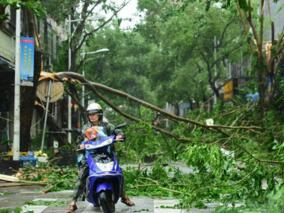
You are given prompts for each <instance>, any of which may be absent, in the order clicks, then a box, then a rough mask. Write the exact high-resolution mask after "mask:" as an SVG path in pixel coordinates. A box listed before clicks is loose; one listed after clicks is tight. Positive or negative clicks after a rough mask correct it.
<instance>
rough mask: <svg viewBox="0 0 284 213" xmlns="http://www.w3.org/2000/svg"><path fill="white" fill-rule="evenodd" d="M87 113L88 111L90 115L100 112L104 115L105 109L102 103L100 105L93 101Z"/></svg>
mask: <svg viewBox="0 0 284 213" xmlns="http://www.w3.org/2000/svg"><path fill="white" fill-rule="evenodd" d="M87 113H88V115H89V114H94V113H99V114H100V115H101V116H102V114H103V109H102V107H101V105H99V104H98V103H91V104H89V106H88V107H87Z"/></svg>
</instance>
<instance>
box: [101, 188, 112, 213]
mask: <svg viewBox="0 0 284 213" xmlns="http://www.w3.org/2000/svg"><path fill="white" fill-rule="evenodd" d="M99 201H100V205H101V207H102V210H103V212H104V213H114V212H115V206H114V202H113V201H112V194H111V192H110V191H102V192H101V193H100V194H99Z"/></svg>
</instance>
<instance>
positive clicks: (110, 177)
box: [81, 135, 123, 213]
mask: <svg viewBox="0 0 284 213" xmlns="http://www.w3.org/2000/svg"><path fill="white" fill-rule="evenodd" d="M115 138H116V136H115V135H111V136H103V137H96V138H95V139H92V140H88V141H83V142H82V143H81V144H82V145H83V147H84V148H83V149H84V152H85V156H86V160H87V164H88V166H89V176H88V178H87V181H86V191H85V195H86V198H87V201H88V202H90V203H92V204H93V205H94V207H101V208H102V210H103V212H104V213H113V212H115V204H116V203H117V201H118V200H119V198H120V195H121V193H122V190H123V189H122V187H123V186H122V184H123V174H122V170H121V168H120V167H119V163H118V160H117V157H116V155H115V153H114V143H115V142H116V140H115ZM81 147H82V146H81Z"/></svg>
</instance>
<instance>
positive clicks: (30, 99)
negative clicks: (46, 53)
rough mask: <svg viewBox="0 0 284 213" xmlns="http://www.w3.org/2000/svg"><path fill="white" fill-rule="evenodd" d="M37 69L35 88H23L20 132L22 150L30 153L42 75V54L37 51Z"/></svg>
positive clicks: (35, 68) (35, 69) (35, 70)
mask: <svg viewBox="0 0 284 213" xmlns="http://www.w3.org/2000/svg"><path fill="white" fill-rule="evenodd" d="M34 60H35V67H34V86H33V87H21V118H20V121H21V130H20V134H21V136H20V141H21V144H20V150H21V151H28V149H29V147H30V145H31V135H30V129H31V124H32V117H33V110H34V107H33V106H34V102H35V98H36V95H35V92H36V87H37V83H38V79H39V75H40V62H41V53H40V52H39V51H35V59H34Z"/></svg>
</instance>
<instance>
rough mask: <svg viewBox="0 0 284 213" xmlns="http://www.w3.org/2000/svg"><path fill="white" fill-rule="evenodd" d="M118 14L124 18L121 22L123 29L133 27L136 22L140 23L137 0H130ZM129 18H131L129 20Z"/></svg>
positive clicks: (121, 0)
mask: <svg viewBox="0 0 284 213" xmlns="http://www.w3.org/2000/svg"><path fill="white" fill-rule="evenodd" d="M123 1H124V0H117V1H116V2H118V3H119V2H121V3H122V2H123ZM118 16H119V17H120V18H122V19H124V20H123V21H122V23H121V28H122V29H127V28H129V27H133V26H134V25H135V24H137V23H139V21H140V20H141V17H139V14H138V11H137V0H130V2H129V3H128V4H127V5H126V6H125V7H124V8H123V9H122V10H121V11H120V12H119V13H118ZM127 19H131V21H128V20H127Z"/></svg>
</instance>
